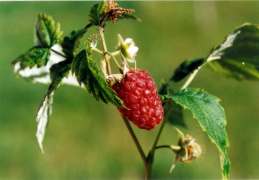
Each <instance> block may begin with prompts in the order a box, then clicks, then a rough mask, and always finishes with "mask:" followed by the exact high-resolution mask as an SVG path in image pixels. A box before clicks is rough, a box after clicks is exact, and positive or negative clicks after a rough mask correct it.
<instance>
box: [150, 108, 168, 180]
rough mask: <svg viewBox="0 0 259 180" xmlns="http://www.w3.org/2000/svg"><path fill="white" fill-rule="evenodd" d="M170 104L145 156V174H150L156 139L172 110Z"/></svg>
mask: <svg viewBox="0 0 259 180" xmlns="http://www.w3.org/2000/svg"><path fill="white" fill-rule="evenodd" d="M171 106H172V104H171V103H170V104H169V110H168V111H167V114H166V115H165V116H164V120H163V122H162V124H161V126H160V129H159V131H158V133H157V135H156V139H155V141H154V144H153V146H152V148H151V150H150V151H149V155H148V158H147V166H146V175H150V173H151V168H152V164H153V159H154V155H155V150H156V146H157V143H158V140H159V138H160V136H161V133H162V131H163V129H164V127H165V124H166V120H167V118H168V117H169V115H170V113H171V111H172V107H171ZM147 179H149V176H148V178H147Z"/></svg>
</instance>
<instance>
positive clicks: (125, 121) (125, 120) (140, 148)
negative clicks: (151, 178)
mask: <svg viewBox="0 0 259 180" xmlns="http://www.w3.org/2000/svg"><path fill="white" fill-rule="evenodd" d="M122 118H123V120H124V123H125V124H126V127H127V128H128V130H129V133H130V135H131V137H132V139H133V141H134V143H135V145H136V146H137V149H138V152H139V154H140V156H141V158H142V160H143V162H144V165H145V167H146V164H147V162H146V155H145V153H144V151H143V149H142V147H141V145H140V143H139V141H138V138H137V137H136V135H135V133H134V131H133V129H132V127H131V125H130V123H129V121H128V119H127V118H125V117H122Z"/></svg>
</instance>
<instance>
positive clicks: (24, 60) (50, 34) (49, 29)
mask: <svg viewBox="0 0 259 180" xmlns="http://www.w3.org/2000/svg"><path fill="white" fill-rule="evenodd" d="M61 34H62V32H61V31H60V24H59V23H55V21H54V20H53V19H52V17H51V16H48V15H46V14H43V13H42V14H39V15H38V19H37V22H36V25H35V44H34V47H33V48H31V49H30V50H29V51H27V52H26V53H24V54H22V55H21V56H19V57H18V58H17V59H16V60H14V61H13V62H12V63H13V64H16V63H17V62H21V69H23V68H25V67H30V68H32V67H34V66H35V65H37V67H41V66H45V65H46V64H47V62H48V60H49V57H50V48H51V47H52V46H53V45H55V44H56V43H58V41H59V40H60V37H61Z"/></svg>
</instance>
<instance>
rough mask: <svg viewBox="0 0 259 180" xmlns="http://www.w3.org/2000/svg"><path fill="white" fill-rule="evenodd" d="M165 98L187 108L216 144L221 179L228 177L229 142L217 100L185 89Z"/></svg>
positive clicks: (224, 117)
mask: <svg viewBox="0 0 259 180" xmlns="http://www.w3.org/2000/svg"><path fill="white" fill-rule="evenodd" d="M164 97H165V98H168V99H171V100H173V101H174V102H175V103H177V104H179V105H181V106H183V107H184V108H188V109H189V110H190V111H191V112H192V114H193V116H194V118H196V119H197V120H198V122H199V124H200V126H201V128H202V129H203V130H204V131H206V132H207V134H208V136H209V138H210V139H211V141H212V142H213V143H215V144H216V146H217V147H218V149H219V151H220V152H221V154H222V156H223V159H224V160H223V162H224V163H223V164H222V168H223V170H222V171H223V177H225V178H227V177H228V175H229V166H230V161H229V160H228V158H227V151H226V148H227V147H228V146H229V140H228V136H227V132H226V128H225V126H226V116H225V111H224V109H223V108H222V106H221V105H220V104H219V99H218V98H217V97H215V96H213V95H211V94H209V93H207V92H205V91H202V90H199V89H192V88H187V89H184V90H181V91H179V92H177V93H175V94H174V95H165V96H164Z"/></svg>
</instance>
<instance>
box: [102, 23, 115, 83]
mask: <svg viewBox="0 0 259 180" xmlns="http://www.w3.org/2000/svg"><path fill="white" fill-rule="evenodd" d="M103 31H104V29H103V27H101V26H99V36H100V39H101V42H102V46H103V56H104V60H105V63H106V67H107V72H108V75H111V74H112V73H111V67H110V62H109V59H108V57H107V54H105V52H107V47H106V43H105V39H104V33H103ZM111 85H112V82H111V81H110V86H111Z"/></svg>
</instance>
